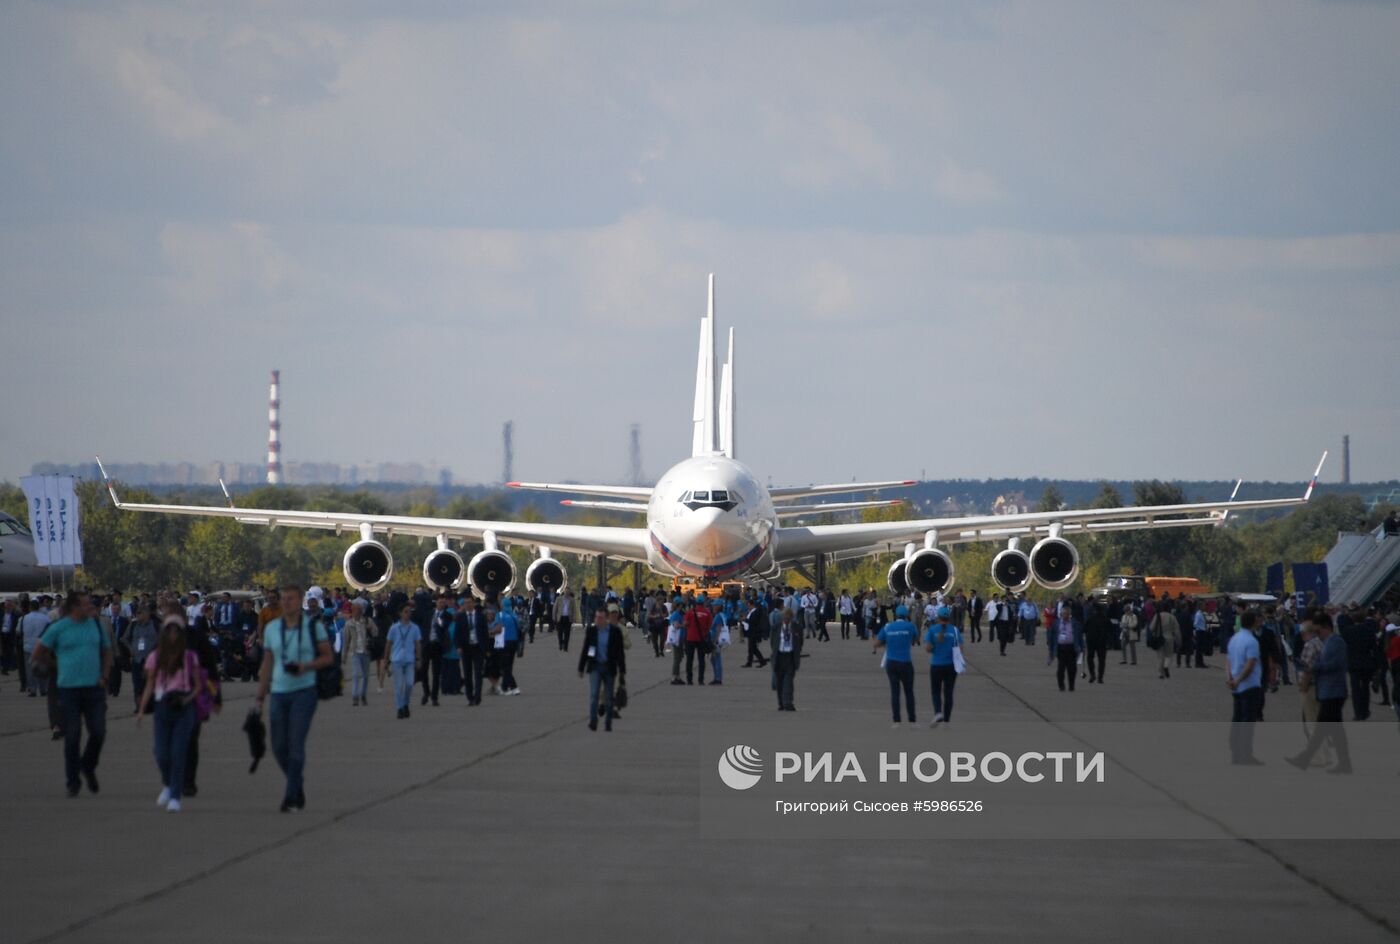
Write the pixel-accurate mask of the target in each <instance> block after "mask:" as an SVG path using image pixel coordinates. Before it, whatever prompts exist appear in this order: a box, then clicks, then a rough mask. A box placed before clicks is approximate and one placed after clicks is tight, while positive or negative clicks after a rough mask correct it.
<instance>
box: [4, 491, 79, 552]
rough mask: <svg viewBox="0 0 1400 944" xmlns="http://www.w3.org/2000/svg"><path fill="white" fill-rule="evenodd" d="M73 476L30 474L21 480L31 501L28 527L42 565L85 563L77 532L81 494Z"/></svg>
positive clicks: (26, 496)
mask: <svg viewBox="0 0 1400 944" xmlns="http://www.w3.org/2000/svg"><path fill="white" fill-rule="evenodd" d="M74 482H75V480H74V478H73V476H71V475H27V476H25V477H24V478H22V479H20V480H19V485H20V488H22V489H24V497H25V498H26V499H27V500H28V502H29V530H31V531H33V532H34V557H35V559H36V561H37V563H38V564H39V566H40V567H73V566H77V565H79V564H81V563H82V562H83V542H82V539H81V537H80V536H79V534H78V496H77V492H76V491H75V490H74Z"/></svg>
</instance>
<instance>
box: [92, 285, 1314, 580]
mask: <svg viewBox="0 0 1400 944" xmlns="http://www.w3.org/2000/svg"><path fill="white" fill-rule="evenodd" d="M714 306H715V295H714V276H713V275H711V276H710V280H709V301H708V306H707V310H706V313H705V317H704V318H703V319H702V320H701V322H700V354H699V358H698V361H697V364H696V374H695V410H694V415H693V417H692V424H693V427H692V428H693V436H692V447H691V455H690V458H688V459H684V460H682V461H681V462H679V463H677V464H676V465H674V466H672V467H671V468H670V469H668V470H667V471H666V473H665V474H664V475H662V476H661V480H660V481H659V482H658V483H657V484H656V485H655V487H651V488H648V487H634V486H624V485H564V484H547V483H540V482H511V483H509V485H510V486H511V487H512V488H523V489H538V490H542V491H554V492H562V493H568V494H573V495H579V496H584V497H583V498H581V499H568V500H565V501H564V502H563V504H565V505H570V506H572V507H575V508H597V509H606V510H610V511H623V512H632V513H635V514H637V515H639V516H642V517H643V518H644V520H645V522H646V525H645V527H606V526H585V525H571V524H532V523H527V522H520V521H471V520H454V519H445V518H414V517H406V516H401V515H360V514H353V513H345V512H321V511H288V510H272V509H257V508H236V507H233V506H232V505H233V503H232V502H230V503H229V507H227V508H218V507H205V506H190V505H157V504H130V503H125V502H122V501H121V500H120V499H119V498H118V497H117V492H116V489H115V487H113V485H112V483H111V481H110V479H108V478H107V473H106V470H105V469H103V470H102V476H103V479H104V480H106V482H107V488H108V491H109V493H110V494H111V497H112V501H113V503H114V504H115V505H116V506H117V507H118V508H122V509H125V510H128V511H144V512H155V513H160V514H177V515H209V516H218V517H225V518H233V519H234V520H236V521H240V522H243V523H245V524H258V525H266V526H268V527H276V526H279V525H280V526H287V527H297V528H324V529H332V530H334V531H336V532H337V533H340V532H342V531H349V532H357V533H358V535H359V540H357V541H356V542H355V543H353V544H352V545H351V546H350V548H349V549H348V550H347V551H346V552H345V560H344V570H345V579H346V580H347V581H348V582H349V583H350V584H352V585H353V586H355V587H356V588H359V589H362V590H369V591H373V590H377V589H379V588H381V587H383V586H385V585H386V584H387V583H388V582H389V580H390V579H391V578H392V577H393V573H394V560H393V557H392V555H391V554H390V552H389V548H388V547H387V546H386V545H385V544H384V543H383V541H382V540H380V539H381V538H383V537H386V536H392V535H396V534H400V535H412V536H417V537H423V538H432V539H436V541H437V549H436V550H434V551H432V552H431V553H430V554H428V555H427V557H426V559H425V560H424V562H423V579H424V581H425V582H426V583H428V584H429V585H430V586H433V587H436V588H439V589H448V590H456V589H459V588H460V587H461V586H462V585H463V584H464V583H465V584H466V585H468V586H469V587H470V588H471V590H472V591H474V592H475V593H476V594H477V595H479V596H490V595H495V594H503V593H508V592H510V591H511V590H512V589H513V588H514V587H515V584H516V581H517V574H516V568H515V564H514V562H513V561H512V560H511V557H510V555H508V554H506V553H505V552H504V551H503V550H502V547H503V546H515V547H526V548H529V549H530V550H531V551H532V552H534V553H535V555H536V559H535V560H534V561H533V562H532V563H531V564H530V565H529V567H528V568H526V570H525V574H524V578H525V583H526V584H527V585H528V586H529V587H530V588H531V589H532V590H554V591H558V590H562V589H563V588H564V587H565V585H566V584H567V582H568V574H567V573H566V572H565V570H564V567H563V566H562V564H561V563H560V562H559V560H558V559H556V558H555V557H554V556H553V555H554V553H555V552H559V551H562V552H568V553H573V554H582V555H585V556H598V555H605V556H607V557H609V558H613V559H618V560H626V561H635V562H641V563H644V564H646V565H647V566H648V567H650V568H651V570H652V571H654V572H655V573H658V574H662V575H665V576H681V575H684V576H689V577H694V578H697V579H698V580H700V581H701V582H707V581H719V580H727V579H736V578H738V579H743V578H759V579H769V580H772V579H774V578H776V577H777V576H778V575H779V574H781V573H782V571H783V570H784V568H796V567H803V566H805V565H806V564H807V563H811V562H814V561H815V560H817V559H818V558H821V559H823V560H828V561H829V560H836V559H845V558H851V557H857V556H863V555H867V554H874V553H878V552H881V551H886V550H896V549H898V548H899V546H900V545H903V552H904V553H903V556H902V557H900V558H899V559H898V560H896V561H895V563H894V564H893V565H892V566H891V567H890V570H889V575H888V583H889V586H890V589H891V590H893V591H895V592H897V593H904V592H906V591H909V590H917V591H921V592H924V593H932V592H934V591H940V590H947V589H948V588H950V587H951V586H952V585H953V580H954V572H953V560H952V558H951V557H949V555H948V553H947V551H946V550H944V548H945V547H946V546H948V545H952V544H960V543H964V542H969V541H1005V542H1007V546H1006V548H1005V549H1004V550H1002V551H1001V552H1000V553H999V554H997V555H996V557H995V559H994V560H993V562H992V573H991V577H992V580H993V581H994V582H995V583H996V584H997V585H998V586H999V587H1001V588H1003V589H1005V590H1014V591H1020V590H1024V589H1026V588H1027V587H1028V586H1029V585H1030V584H1031V582H1032V581H1035V582H1036V583H1039V584H1041V585H1042V586H1044V587H1045V588H1047V589H1050V590H1058V589H1062V588H1064V587H1067V586H1069V584H1070V583H1072V582H1073V581H1074V578H1075V577H1076V576H1077V574H1078V572H1079V555H1078V552H1077V551H1076V550H1075V548H1074V545H1073V544H1072V543H1071V542H1070V535H1093V534H1098V533H1102V532H1105V531H1126V530H1135V529H1141V528H1174V527H1194V526H1201V525H1220V524H1222V523H1223V522H1224V521H1225V520H1226V518H1227V517H1228V516H1229V515H1230V514H1232V513H1235V512H1239V511H1247V510H1252V509H1260V508H1286V507H1289V506H1293V505H1301V504H1304V503H1306V502H1307V501H1308V499H1309V498H1310V497H1311V495H1312V491H1313V488H1314V486H1315V485H1316V484H1317V476H1318V474H1319V473H1320V472H1321V471H1322V463H1323V462H1325V461H1326V459H1327V454H1326V453H1323V456H1322V461H1319V462H1318V465H1317V470H1316V471H1315V472H1314V473H1313V478H1312V480H1311V482H1309V484H1308V485H1307V489H1306V491H1305V492H1304V493H1303V495H1302V497H1300V498H1282V499H1265V500H1258V501H1235V500H1234V496H1231V499H1230V500H1228V501H1215V502H1195V503H1190V504H1180V505H1156V506H1138V507H1126V508H1097V509H1088V510H1074V511H1051V512H1032V513H1029V514H1018V515H974V516H969V517H958V518H927V519H922V520H914V521H880V522H861V523H850V524H825V525H815V526H810V527H807V526H799V527H786V526H784V525H783V524H782V521H783V519H784V518H788V517H793V516H797V515H819V514H824V513H827V512H844V511H851V510H856V509H861V508H869V507H878V506H881V505H897V504H900V503H899V502H898V501H880V500H866V501H845V502H822V501H820V500H818V501H816V502H810V501H806V500H808V499H820V498H822V497H825V496H830V495H841V494H850V493H868V492H878V491H880V490H882V489H891V488H902V487H907V486H910V485H914V484H915V483H914V482H913V481H911V480H900V481H889V482H849V483H839V484H832V485H799V486H790V487H783V488H767V487H765V486H764V485H763V483H762V482H761V480H760V479H759V478H758V477H757V476H756V475H754V474H753V472H752V471H751V470H750V469H749V468H748V467H747V466H746V465H744V464H743V463H742V462H740V461H739V460H738V458H737V457H736V448H735V443H736V435H735V432H736V430H735V418H736V415H737V412H738V411H737V406H738V404H737V402H736V400H735V396H734V330H733V329H732V328H731V329H730V330H729V336H728V352H727V356H726V359H725V363H724V365H723V367H722V370H721V372H720V376H719V383H718V385H717V384H716V383H715V338H714ZM98 466H99V468H100V467H101V459H99V460H98ZM1236 492H1238V485H1237V486H1236ZM454 540H455V541H457V542H459V544H468V543H469V544H481V545H483V549H482V550H481V551H479V552H478V553H476V554H475V555H474V556H473V557H472V558H471V559H470V560H469V561H464V560H463V558H462V556H461V555H460V554H459V553H458V552H457V551H455V550H453V548H452V542H453V541H454ZM1023 542H1026V543H1028V544H1029V545H1030V546H1029V549H1024V548H1023V547H1022V543H1023Z"/></svg>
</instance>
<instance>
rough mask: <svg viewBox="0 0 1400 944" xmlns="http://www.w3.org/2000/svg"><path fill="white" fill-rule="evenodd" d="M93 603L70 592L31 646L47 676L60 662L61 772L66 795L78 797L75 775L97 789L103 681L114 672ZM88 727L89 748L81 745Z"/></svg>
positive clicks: (104, 700) (103, 715)
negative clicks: (59, 613)
mask: <svg viewBox="0 0 1400 944" xmlns="http://www.w3.org/2000/svg"><path fill="white" fill-rule="evenodd" d="M96 616H97V607H96V606H95V605H94V604H93V602H92V600H90V599H89V598H88V597H87V596H86V595H85V594H81V593H76V592H75V593H70V594H69V595H68V600H67V605H66V607H65V613H64V615H63V617H62V618H60V619H59V620H58V622H56V623H53V624H52V625H50V626H49V628H48V629H46V630H44V635H43V636H42V637H41V638H40V639H39V641H38V642H37V643H36V644H35V646H34V662H35V664H37V665H41V666H43V667H44V668H45V669H47V670H48V671H49V673H50V674H52V673H53V671H54V660H55V658H57V660H58V666H57V669H58V679H57V680H56V684H57V686H58V704H59V710H60V711H61V712H62V715H63V772H64V774H65V776H66V777H67V782H68V795H69V796H70V797H75V796H77V795H78V789H79V780H78V776H79V774H81V775H82V779H83V781H84V782H86V783H87V788H88V789H89V790H90V791H92V792H93V793H96V792H97V790H98V783H97V760H98V758H99V757H101V755H102V742H103V741H105V740H106V739H107V690H106V684H105V683H106V679H107V676H108V675H109V674H110V673H111V670H112V647H111V643H110V642H108V640H107V634H106V633H105V632H103V631H102V626H101V624H99V623H98V622H97V619H96ZM82 725H87V731H88V741H87V747H86V748H85V749H83V750H82V751H81V753H80V752H79V748H80V747H81V746H82V745H81V742H82Z"/></svg>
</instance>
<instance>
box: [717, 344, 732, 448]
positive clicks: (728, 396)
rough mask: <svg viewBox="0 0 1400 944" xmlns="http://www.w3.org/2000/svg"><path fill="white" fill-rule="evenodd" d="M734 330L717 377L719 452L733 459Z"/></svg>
mask: <svg viewBox="0 0 1400 944" xmlns="http://www.w3.org/2000/svg"><path fill="white" fill-rule="evenodd" d="M734 406H735V404H734V329H733V328H730V329H729V351H728V353H727V354H726V355H725V359H724V368H723V370H722V371H721V372H720V375H719V451H720V452H722V453H724V454H725V455H726V456H728V457H729V458H731V459H733V458H734Z"/></svg>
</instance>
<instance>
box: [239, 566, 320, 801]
mask: <svg viewBox="0 0 1400 944" xmlns="http://www.w3.org/2000/svg"><path fill="white" fill-rule="evenodd" d="M334 661H335V653H334V652H332V651H331V639H330V633H329V632H328V631H327V629H326V627H325V625H324V622H323V620H322V619H321V607H320V605H319V603H317V604H316V605H315V606H314V607H313V608H312V609H311V610H309V611H306V612H303V611H302V608H301V587H297V586H286V587H283V588H282V615H281V616H280V617H278V618H277V619H275V620H272V621H271V622H270V623H268V624H267V628H266V629H264V630H263V662H262V671H261V672H260V673H259V675H258V697H257V698H256V699H254V702H253V703H254V704H255V705H256V706H257V708H258V711H262V706H263V701H264V700H265V699H266V698H267V695H268V692H269V691H270V692H271V693H272V718H271V724H270V725H269V728H270V729H271V730H270V731H269V733H270V734H271V735H272V754H273V756H274V757H276V758H277V766H279V767H281V768H282V772H283V773H284V774H286V776H287V786H286V789H285V791H284V792H283V794H282V812H283V813H290V812H293V811H296V812H300V811H301V810H303V809H305V807H306V791H305V790H304V789H303V785H302V784H303V781H302V773H303V771H304V770H305V769H306V737H307V735H308V734H310V733H311V718H312V716H314V715H315V714H316V701H317V694H316V670H317V669H323V668H325V667H326V666H328V665H330V664H331V663H332V662H334Z"/></svg>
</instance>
